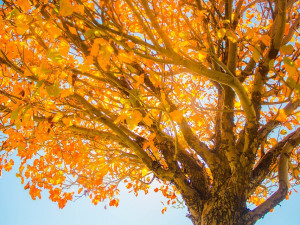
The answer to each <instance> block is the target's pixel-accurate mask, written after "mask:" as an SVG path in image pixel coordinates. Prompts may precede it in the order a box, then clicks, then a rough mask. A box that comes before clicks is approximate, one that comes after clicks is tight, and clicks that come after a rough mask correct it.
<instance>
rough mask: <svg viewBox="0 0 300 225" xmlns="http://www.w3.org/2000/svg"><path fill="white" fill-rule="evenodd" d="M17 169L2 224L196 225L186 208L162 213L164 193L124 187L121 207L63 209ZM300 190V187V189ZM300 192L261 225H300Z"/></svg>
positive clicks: (4, 192)
mask: <svg viewBox="0 0 300 225" xmlns="http://www.w3.org/2000/svg"><path fill="white" fill-rule="evenodd" d="M16 169H17V168H16V167H15V168H14V170H13V171H11V172H9V173H7V172H4V173H3V174H2V177H1V178H0V224H1V225H41V224H42V225H82V224H84V225H120V224H121V225H170V224H172V225H192V223H191V221H190V220H189V219H188V218H186V216H185V215H186V214H187V210H186V209H175V208H168V210H167V212H166V213H165V214H164V215H162V214H161V210H162V208H163V205H162V203H161V200H163V198H162V196H161V195H160V194H159V193H151V194H148V195H146V196H145V195H144V194H143V193H142V192H141V193H140V195H139V196H138V197H135V196H134V195H133V194H128V193H127V191H126V190H121V196H120V205H119V207H118V208H114V207H108V208H107V209H106V210H105V209H104V204H103V203H102V204H101V203H100V204H98V205H97V206H94V205H93V204H92V203H91V202H90V201H89V199H88V198H81V199H78V200H77V201H75V202H69V203H68V204H67V206H66V207H65V208H64V209H62V210H61V209H59V208H58V206H57V204H56V203H53V202H51V201H50V200H49V199H48V197H47V194H45V193H44V194H43V197H42V200H39V199H38V200H35V201H33V200H32V199H31V197H30V195H29V193H28V190H24V188H23V185H21V183H20V179H19V178H16V177H15V171H16ZM299 191H300V190H299ZM299 206H300V192H299V194H296V193H295V194H293V195H292V196H291V197H290V200H288V201H284V202H283V203H282V204H281V206H277V207H276V208H275V210H274V212H273V213H269V214H268V215H266V216H265V218H264V219H263V220H260V221H259V222H258V223H257V224H258V225H266V224H267V225H269V224H272V225H282V224H289V225H300V213H299Z"/></svg>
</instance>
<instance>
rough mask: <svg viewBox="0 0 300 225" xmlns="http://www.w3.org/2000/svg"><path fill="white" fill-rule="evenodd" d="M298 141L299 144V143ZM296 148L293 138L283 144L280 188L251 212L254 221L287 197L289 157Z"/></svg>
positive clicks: (280, 164) (279, 176)
mask: <svg viewBox="0 0 300 225" xmlns="http://www.w3.org/2000/svg"><path fill="white" fill-rule="evenodd" d="M298 139H299V140H298V142H299V143H300V136H299V135H298ZM299 143H298V144H299ZM294 148H295V143H293V142H291V140H289V141H286V142H285V144H284V145H283V146H282V150H281V153H280V159H279V166H278V179H279V188H278V190H277V191H276V192H275V193H274V194H272V195H271V196H270V197H269V198H268V199H267V200H266V201H265V202H263V203H262V204H261V205H259V206H258V207H257V208H255V209H254V210H252V211H251V212H249V215H248V216H249V217H250V218H251V221H252V222H255V221H257V220H259V219H260V218H262V217H263V216H264V215H265V214H266V213H268V212H269V211H270V210H271V209H273V208H274V207H275V206H276V205H278V204H279V203H280V202H281V201H282V200H284V199H285V197H286V195H287V194H288V184H289V175H288V171H289V166H288V162H289V157H290V154H291V152H292V150H293V149H294Z"/></svg>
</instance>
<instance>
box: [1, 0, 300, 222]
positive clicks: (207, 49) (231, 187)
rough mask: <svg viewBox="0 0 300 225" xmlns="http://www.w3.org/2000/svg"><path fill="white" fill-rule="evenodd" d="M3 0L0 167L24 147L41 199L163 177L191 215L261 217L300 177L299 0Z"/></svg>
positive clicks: (28, 180) (98, 192)
mask: <svg viewBox="0 0 300 225" xmlns="http://www.w3.org/2000/svg"><path fill="white" fill-rule="evenodd" d="M1 7H2V8H1V18H2V19H1V21H0V23H1V28H2V29H1V30H0V35H1V43H0V64H1V75H0V79H1V90H0V99H1V105H0V109H1V130H2V132H3V134H4V136H3V141H2V147H1V151H0V169H5V170H6V171H9V170H10V169H11V167H12V166H13V164H14V161H13V159H12V158H11V156H12V152H13V150H15V151H17V156H18V157H20V160H21V165H20V168H19V173H18V174H17V176H18V177H20V178H21V182H22V183H24V185H25V187H24V188H25V189H29V193H30V195H31V197H32V198H33V199H35V198H36V197H39V198H40V197H41V195H40V192H41V189H48V190H49V193H50V199H51V200H52V201H55V202H57V203H58V205H59V207H60V208H63V207H64V206H65V204H66V203H67V201H68V200H72V198H73V197H74V196H76V195H81V196H83V195H88V196H89V197H90V198H91V199H92V202H93V203H94V204H97V203H98V202H99V201H104V200H105V199H109V205H110V206H117V205H118V199H117V197H116V195H117V194H118V184H119V183H120V182H125V183H126V185H127V186H126V187H127V188H128V189H129V190H130V191H134V192H135V193H137V192H138V191H140V190H143V191H145V193H147V192H148V189H149V187H150V184H151V183H152V182H153V181H154V180H156V181H159V184H160V186H159V187H157V188H156V189H155V191H161V192H162V193H163V194H164V196H166V198H168V204H175V203H176V199H177V195H178V194H179V193H180V195H181V196H182V198H183V200H184V202H185V204H186V206H187V207H188V209H189V212H190V215H189V216H190V218H191V219H192V221H193V223H194V224H195V225H199V224H202V225H205V224H210V225H211V224H254V223H255V222H256V221H257V220H258V219H260V218H261V217H262V216H264V215H265V214H266V213H267V212H269V211H270V210H272V209H273V207H275V206H276V205H277V204H279V203H280V202H281V201H282V200H284V199H285V198H287V197H288V196H289V195H290V194H291V191H290V192H289V188H290V190H293V189H292V187H293V186H294V185H296V184H297V183H298V180H299V157H300V155H299V144H300V127H299V116H300V114H299V105H300V99H299V95H300V84H299V78H300V76H299V65H300V59H299V55H300V38H299V24H300V1H297V0H288V1H287V0H274V1H273V0H253V1H250V0H248V1H246V0H245V1H243V0H236V1H232V0H225V1H222V0H218V1H212V0H195V1H194V0H176V1H174V0H152V1H146V0H102V1H101V0H100V1H91V0H90V1H87V0H60V1H58V0H52V1H45V0H8V1H3V5H2V6H1ZM71 187H72V188H76V190H77V193H74V192H72V191H71V189H70V188H71ZM247 202H248V203H252V204H255V205H256V207H255V208H254V209H252V210H250V209H249V205H248V204H247ZM164 210H165V209H163V211H164Z"/></svg>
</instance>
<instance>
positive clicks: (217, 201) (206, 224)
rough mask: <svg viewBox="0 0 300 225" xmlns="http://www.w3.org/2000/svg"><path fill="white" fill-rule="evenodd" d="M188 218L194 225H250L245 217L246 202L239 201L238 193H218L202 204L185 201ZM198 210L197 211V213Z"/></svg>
mask: <svg viewBox="0 0 300 225" xmlns="http://www.w3.org/2000/svg"><path fill="white" fill-rule="evenodd" d="M200 202H201V201H200ZM186 203H187V206H188V208H189V211H190V215H189V217H190V218H191V220H192V221H193V224H194V225H222V224H223V225H252V224H254V223H255V222H251V221H249V220H247V219H249V218H246V217H245V214H246V213H247V212H248V210H247V208H246V200H241V198H240V197H239V196H238V193H230V191H228V190H224V191H220V192H218V193H217V194H216V195H214V196H212V197H210V198H209V199H208V200H206V201H205V202H202V203H198V204H197V203H196V201H195V199H194V200H193V201H186ZM197 209H198V211H197Z"/></svg>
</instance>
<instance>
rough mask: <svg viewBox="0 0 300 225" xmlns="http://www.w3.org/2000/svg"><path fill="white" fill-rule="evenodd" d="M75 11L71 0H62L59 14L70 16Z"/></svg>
mask: <svg viewBox="0 0 300 225" xmlns="http://www.w3.org/2000/svg"><path fill="white" fill-rule="evenodd" d="M73 12H74V7H73V6H72V4H71V2H70V1H69V0H60V10H59V14H60V15H61V16H70V15H72V13H73Z"/></svg>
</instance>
